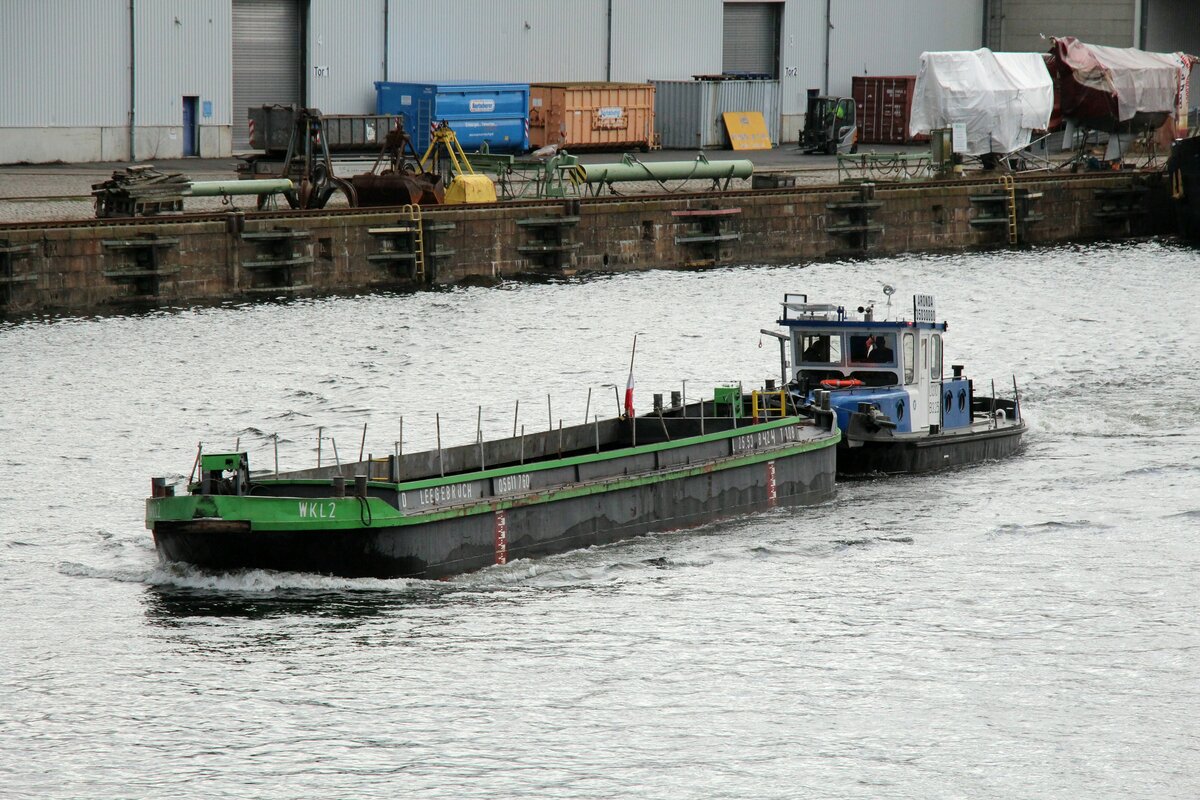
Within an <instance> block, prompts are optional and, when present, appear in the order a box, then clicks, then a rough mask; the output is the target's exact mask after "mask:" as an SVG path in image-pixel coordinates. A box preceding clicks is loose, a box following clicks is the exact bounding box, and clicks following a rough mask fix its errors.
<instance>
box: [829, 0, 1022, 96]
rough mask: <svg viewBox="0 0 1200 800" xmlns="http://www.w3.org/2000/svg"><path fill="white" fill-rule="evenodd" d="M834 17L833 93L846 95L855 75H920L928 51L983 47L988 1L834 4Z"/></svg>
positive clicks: (836, 0) (848, 0)
mask: <svg viewBox="0 0 1200 800" xmlns="http://www.w3.org/2000/svg"><path fill="white" fill-rule="evenodd" d="M1042 1H1043V2H1045V0H1042ZM831 16H832V20H831V23H832V25H833V31H832V36H831V39H830V56H829V91H830V93H831V94H835V95H839V96H842V97H849V96H850V91H851V79H852V78H853V77H854V76H855V75H915V74H916V73H917V68H918V67H919V66H920V58H921V53H922V52H923V51H926V50H974V49H976V48H978V47H980V46H982V43H983V0H889V2H888V3H887V4H886V9H882V8H881V4H880V3H879V2H877V0H833V13H832V15H831Z"/></svg>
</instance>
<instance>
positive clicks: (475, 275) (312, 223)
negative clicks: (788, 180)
mask: <svg viewBox="0 0 1200 800" xmlns="http://www.w3.org/2000/svg"><path fill="white" fill-rule="evenodd" d="M1001 192H1002V189H1001V186H1000V182H999V180H998V178H992V177H989V178H979V179H975V178H972V179H967V180H951V181H938V182H928V183H919V184H882V183H881V184H875V185H872V186H869V187H866V188H861V187H858V186H852V185H839V186H825V187H805V188H787V189H768V190H756V191H739V192H727V193H703V194H675V195H646V196H625V197H602V198H585V199H568V200H554V201H534V202H509V203H499V204H493V205H486V206H457V207H445V206H442V207H431V208H425V209H423V210H422V211H423V213H422V220H421V224H422V227H423V230H424V255H425V258H424V264H423V265H419V262H418V260H417V259H416V258H414V256H413V253H412V249H413V248H412V239H411V234H410V233H408V232H406V231H407V230H408V229H410V228H412V227H414V224H415V223H414V221H413V220H412V219H411V217H410V216H409V215H408V214H406V213H405V212H404V211H403V210H402V209H400V208H392V209H369V210H364V209H340V210H336V211H334V210H324V211H312V212H241V211H231V212H226V213H215V214H212V213H206V214H192V215H185V216H179V217H172V216H161V217H146V218H135V219H127V220H79V221H71V222H64V221H54V222H41V223H9V224H3V225H0V315H2V316H8V317H20V316H24V315H32V314H44V313H80V312H105V311H121V310H124V309H126V308H129V307H130V306H140V307H147V306H149V307H155V306H157V307H173V306H185V305H191V304H204V303H214V302H221V301H228V300H246V299H251V298H256V297H259V298H264V297H265V298H276V297H294V296H308V295H321V294H338V293H352V292H370V291H386V290H410V289H419V288H423V287H425V286H431V285H445V284H455V283H459V282H464V281H465V282H471V281H479V280H483V281H485V282H486V281H491V280H496V279H504V278H510V277H517V276H523V275H530V274H541V275H547V276H554V275H562V274H571V273H574V272H620V271H628V270H641V269H652V268H688V267H693V268H694V267H703V266H709V265H719V264H746V263H794V262H805V261H819V260H824V259H831V258H845V257H873V256H885V255H890V254H895V253H905V252H937V251H955V250H966V249H986V248H996V247H1005V246H1009V240H1008V237H1007V232H1008V229H1007V226H1006V225H1004V224H1001V220H999V219H997V217H999V216H1001V215H1002V212H1003V209H1004V207H1005V206H1004V202H1005V201H1003V200H1001V199H998V197H999V195H1000V194H1001ZM1016 192H1017V202H1016V203H1015V205H1016V207H1017V213H1018V237H1017V238H1018V243H1019V244H1021V245H1035V244H1053V243H1065V242H1074V241H1087V240H1097V239H1113V238H1123V237H1130V236H1143V235H1150V234H1158V233H1166V232H1169V231H1168V230H1161V229H1160V228H1161V227H1162V226H1163V225H1165V224H1168V223H1169V220H1170V217H1171V213H1170V196H1169V192H1168V191H1167V187H1166V186H1165V183H1164V181H1163V180H1162V177H1161V175H1160V174H1159V173H1147V172H1133V171H1129V172H1113V173H1087V174H1077V175H1066V174H1064V175H1053V176H1048V175H1040V176H1031V177H1019V178H1018V179H1017V181H1016ZM422 267H423V268H422Z"/></svg>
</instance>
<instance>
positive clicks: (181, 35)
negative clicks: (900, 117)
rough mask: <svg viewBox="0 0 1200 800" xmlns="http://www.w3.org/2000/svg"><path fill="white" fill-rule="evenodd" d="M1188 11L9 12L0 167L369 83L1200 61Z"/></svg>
mask: <svg viewBox="0 0 1200 800" xmlns="http://www.w3.org/2000/svg"><path fill="white" fill-rule="evenodd" d="M1197 5H1198V4H1196V3H1193V2H1192V0H1072V1H1071V2H1053V0H774V1H773V2H762V1H755V2H741V1H739V2H723V1H722V0H569V2H568V1H566V0H488V1H487V2H481V1H480V0H353V2H346V1H345V0H87V2H80V0H4V2H3V3H0V30H2V31H3V32H4V34H5V37H4V38H5V43H6V44H5V46H4V47H3V48H0V67H2V69H3V72H2V74H3V76H4V77H3V79H2V80H0V163H16V162H49V161H126V160H148V159H158V158H174V157H180V156H200V157H218V156H228V155H230V154H232V153H236V152H240V151H244V150H247V149H248V129H247V117H246V109H247V108H248V107H251V106H257V105H263V104H269V103H283V104H290V103H294V104H297V105H306V106H312V107H316V108H319V109H321V110H322V111H324V112H325V113H326V114H334V113H341V114H361V113H371V112H373V111H374V109H375V90H374V83H375V81H381V80H387V81H408V82H420V81H428V82H436V81H450V80H477V81H496V82H521V83H526V82H546V81H605V80H611V81H629V82H644V81H647V80H687V79H690V78H691V77H693V76H695V75H713V74H719V73H723V72H741V73H750V74H760V75H766V76H769V77H770V78H772V79H776V80H778V82H779V94H778V109H776V110H775V112H774V113H777V114H778V116H779V130H780V131H781V136H780V138H781V139H782V140H784V141H794V140H795V138H796V134H797V132H798V130H799V128H800V126H801V125H802V122H803V113H804V108H805V104H806V92H807V90H808V89H810V88H811V89H819V90H821V92H822V93H827V94H837V95H849V93H850V86H851V80H852V78H853V76H856V75H896V74H913V73H915V71H916V69H917V64H918V57H919V55H920V53H921V52H922V51H925V50H967V49H974V48H976V47H979V46H981V45H984V44H986V45H987V46H989V47H992V48H993V49H997V50H1045V49H1047V44H1046V43H1045V41H1044V39H1043V36H1046V35H1074V36H1077V37H1079V38H1080V39H1082V40H1084V41H1087V42H1091V43H1095V44H1109V45H1115V46H1123V47H1130V46H1139V47H1143V48H1145V49H1150V50H1169V51H1174V50H1185V51H1189V52H1193V53H1195V52H1197V51H1200V41H1198V40H1200V25H1198V24H1197V23H1198V21H1200V13H1198V11H1197V9H1196V6H1197Z"/></svg>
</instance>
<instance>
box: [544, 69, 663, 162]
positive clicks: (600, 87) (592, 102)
mask: <svg viewBox="0 0 1200 800" xmlns="http://www.w3.org/2000/svg"><path fill="white" fill-rule="evenodd" d="M529 106H530V107H529V146H530V147H533V148H535V149H536V148H539V147H545V146H546V145H548V144H556V145H559V146H560V147H564V148H566V149H568V150H577V149H581V148H586V147H591V148H604V147H643V148H649V147H650V145H651V143H652V142H653V140H654V85H653V84H650V83H605V82H593V83H534V84H530V86H529Z"/></svg>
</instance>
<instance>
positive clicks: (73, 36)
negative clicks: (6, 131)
mask: <svg viewBox="0 0 1200 800" xmlns="http://www.w3.org/2000/svg"><path fill="white" fill-rule="evenodd" d="M0 34H3V43H2V44H0V75H3V77H2V78H0V126H4V127H13V128H24V127H30V128H35V127H59V126H62V127H80V126H97V125H107V126H113V125H127V124H128V122H129V4H128V2H127V0H91V1H90V2H78V0H4V1H3V2H0Z"/></svg>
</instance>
